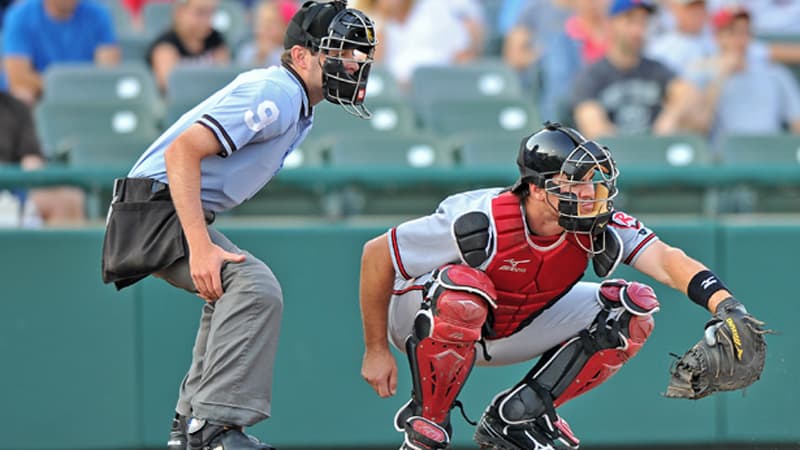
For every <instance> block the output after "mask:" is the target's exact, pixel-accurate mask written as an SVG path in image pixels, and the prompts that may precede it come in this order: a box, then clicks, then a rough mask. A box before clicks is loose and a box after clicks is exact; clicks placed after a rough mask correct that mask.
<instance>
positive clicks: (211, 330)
mask: <svg viewBox="0 0 800 450" xmlns="http://www.w3.org/2000/svg"><path fill="white" fill-rule="evenodd" d="M208 232H209V235H210V236H211V241H212V242H214V243H215V244H217V245H218V246H220V247H222V248H223V249H225V250H226V251H229V252H233V253H242V254H244V255H245V260H244V262H241V263H226V264H224V265H223V267H222V288H223V290H224V291H225V292H224V294H223V295H222V297H220V298H219V299H218V300H217V301H215V302H214V303H206V304H205V305H204V306H203V313H202V316H201V317H200V328H199V330H198V331H197V338H196V340H195V343H194V350H193V352H192V365H191V367H190V368H189V372H188V373H187V374H186V376H185V377H184V379H183V382H182V383H181V387H180V396H179V398H178V404H177V406H176V408H175V409H176V411H177V412H178V413H180V414H183V415H186V416H192V415H193V416H195V417H201V418H203V419H206V420H209V421H211V422H213V423H219V424H228V425H238V426H250V425H253V424H255V423H257V422H259V421H261V420H264V419H266V418H267V417H269V416H270V402H271V399H272V372H273V366H274V362H275V352H276V350H277V348H278V335H279V333H280V325H281V315H282V313H283V293H282V292H281V287H280V285H279V284H278V280H277V279H276V278H275V275H274V274H273V273H272V271H271V270H270V268H269V267H267V265H266V264H264V263H263V262H262V261H261V260H259V259H258V258H256V257H255V256H253V255H252V254H251V253H249V252H247V251H242V250H240V249H239V248H238V247H236V245H234V244H233V243H232V242H231V241H230V240H229V239H228V238H227V237H225V235H223V234H222V233H220V232H219V231H217V230H215V229H213V228H209V229H208ZM156 276H158V277H159V278H164V279H165V280H166V281H168V282H169V283H171V284H173V285H175V286H177V287H180V288H183V289H186V290H187V291H190V292H193V293H196V292H197V290H196V289H195V287H194V282H193V281H192V277H191V274H190V271H189V259H188V258H183V259H181V260H179V261H178V262H176V263H175V264H173V265H172V266H170V267H168V268H167V269H164V270H163V271H161V272H159V273H158V274H157V275H156Z"/></svg>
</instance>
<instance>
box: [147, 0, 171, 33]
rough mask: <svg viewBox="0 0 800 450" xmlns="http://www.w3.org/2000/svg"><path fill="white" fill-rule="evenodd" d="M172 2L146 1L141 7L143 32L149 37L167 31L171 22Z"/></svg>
mask: <svg viewBox="0 0 800 450" xmlns="http://www.w3.org/2000/svg"><path fill="white" fill-rule="evenodd" d="M172 9H173V3H172V2H146V3H145V4H144V6H143V7H142V13H141V14H142V25H143V28H144V30H143V32H144V34H145V35H147V36H148V37H149V38H150V39H153V38H155V37H156V36H158V35H160V34H161V33H163V32H165V31H167V29H168V28H169V27H170V24H171V23H172V15H173V14H172Z"/></svg>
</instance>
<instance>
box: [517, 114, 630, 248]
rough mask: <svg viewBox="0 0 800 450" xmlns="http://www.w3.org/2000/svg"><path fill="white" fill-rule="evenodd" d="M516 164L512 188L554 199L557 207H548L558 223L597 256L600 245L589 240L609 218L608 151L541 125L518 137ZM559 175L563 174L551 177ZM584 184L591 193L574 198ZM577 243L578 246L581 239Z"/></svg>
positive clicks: (612, 188) (612, 186)
mask: <svg viewBox="0 0 800 450" xmlns="http://www.w3.org/2000/svg"><path fill="white" fill-rule="evenodd" d="M517 165H518V166H519V169H520V178H519V180H517V183H516V184H515V185H514V187H513V188H512V189H513V190H514V191H520V190H523V189H526V188H527V183H533V184H534V185H536V186H538V187H540V188H542V189H544V190H545V191H546V192H547V194H548V195H551V196H553V197H555V198H556V199H558V207H557V208H556V206H554V205H553V204H552V203H550V202H548V204H550V205H551V207H553V208H554V209H556V211H557V212H558V223H559V225H561V226H562V227H564V229H565V230H566V231H568V232H570V233H575V234H579V235H586V236H587V237H588V238H589V239H588V240H587V242H589V245H588V247H590V248H585V250H587V251H588V252H590V253H593V254H597V253H602V252H603V251H604V250H605V245H603V243H602V242H601V243H600V245H597V242H596V239H595V237H596V236H599V235H601V234H603V232H604V231H605V229H606V225H607V224H608V221H609V219H610V218H611V213H612V208H613V200H614V198H615V197H616V196H617V193H618V191H617V183H616V182H617V178H618V177H619V170H618V169H617V165H616V163H615V162H614V160H613V159H612V158H611V153H610V152H609V150H608V148H606V147H602V146H600V145H599V144H597V143H596V142H594V141H590V140H588V139H586V138H585V137H583V136H582V135H581V134H580V133H578V132H577V131H575V130H573V129H571V128H568V127H565V126H562V125H561V124H558V123H550V122H547V123H545V128H544V129H542V130H540V131H538V132H536V133H534V134H532V135H531V136H529V137H527V138H525V139H523V141H522V143H521V146H520V151H519V156H518V157H517ZM559 174H560V175H563V176H560V177H556V178H554V177H555V176H556V175H559ZM586 185H591V186H592V188H593V189H594V196H593V197H592V198H580V197H579V196H578V195H577V194H576V192H578V191H580V190H581V189H582V188H583V186H586ZM586 204H591V205H592V207H591V210H590V212H587V209H588V208H584V207H583V205H586ZM577 241H578V242H579V243H580V244H581V245H582V246H584V242H583V241H584V239H578V240H577ZM600 241H602V238H601V239H600Z"/></svg>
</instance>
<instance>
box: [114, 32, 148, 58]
mask: <svg viewBox="0 0 800 450" xmlns="http://www.w3.org/2000/svg"><path fill="white" fill-rule="evenodd" d="M117 39H118V41H119V49H120V51H121V52H122V62H123V63H125V62H134V63H139V64H144V63H147V50H148V49H149V48H150V43H151V42H152V39H151V38H150V37H148V36H145V35H143V34H137V33H132V34H120V35H119V36H118V38H117Z"/></svg>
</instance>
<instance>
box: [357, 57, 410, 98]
mask: <svg viewBox="0 0 800 450" xmlns="http://www.w3.org/2000/svg"><path fill="white" fill-rule="evenodd" d="M402 96H403V93H402V91H401V90H400V85H399V84H398V83H397V80H396V79H395V77H394V75H392V73H391V72H389V70H387V69H386V67H384V66H382V65H380V64H373V65H372V67H371V68H370V71H369V79H368V80H367V100H366V103H367V104H369V103H370V102H371V101H374V100H380V99H385V98H389V99H397V98H399V97H402Z"/></svg>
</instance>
